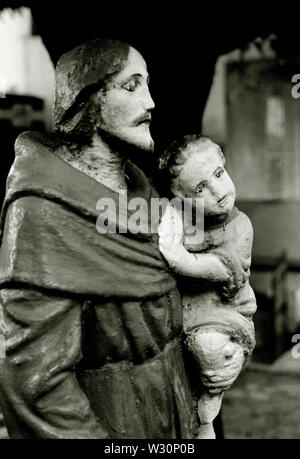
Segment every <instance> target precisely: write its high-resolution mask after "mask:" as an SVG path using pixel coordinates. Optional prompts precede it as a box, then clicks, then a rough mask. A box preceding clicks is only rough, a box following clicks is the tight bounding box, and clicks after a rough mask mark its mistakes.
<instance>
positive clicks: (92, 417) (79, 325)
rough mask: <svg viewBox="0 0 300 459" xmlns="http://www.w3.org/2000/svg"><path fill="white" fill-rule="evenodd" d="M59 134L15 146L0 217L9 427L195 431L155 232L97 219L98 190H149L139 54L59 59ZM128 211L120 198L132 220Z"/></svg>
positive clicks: (179, 330) (175, 305)
mask: <svg viewBox="0 0 300 459" xmlns="http://www.w3.org/2000/svg"><path fill="white" fill-rule="evenodd" d="M55 76H56V94H55V104H54V120H55V133H49V134H45V133H34V132H26V133H23V134H21V135H20V136H19V138H18V139H17V141H16V145H15V153H16V156H15V161H14V164H13V167H12V169H11V171H10V173H9V176H8V181H7V190H6V197H5V202H4V206H3V209H2V216H1V222H0V231H1V252H0V301H1V306H2V309H3V315H4V321H5V326H6V358H5V359H1V360H0V361H1V368H0V400H1V405H2V407H3V412H4V417H5V423H6V426H7V429H8V432H9V435H10V437H11V438H53V439H55V438H56V439H65V438H126V439H127V438H156V439H163V438H165V439H168V438H195V437H196V436H197V435H198V432H199V418H198V413H197V407H195V403H194V399H193V395H192V389H191V382H190V379H189V374H188V370H187V366H186V365H185V360H184V356H183V350H182V347H183V323H182V303H181V297H180V295H179V292H178V290H177V286H176V280H175V277H174V275H173V273H172V271H171V270H170V268H169V266H168V264H167V262H166V261H165V259H164V257H163V256H162V254H161V253H160V251H159V246H158V234H157V232H155V231H150V229H149V231H148V232H146V231H144V232H133V231H132V232H131V231H130V229H129V230H128V231H127V232H124V231H120V227H119V226H118V225H117V231H116V232H112V231H107V232H106V233H100V232H99V231H98V229H97V225H96V221H97V218H98V216H99V215H98V211H97V202H98V201H99V199H101V198H106V199H110V201H111V202H113V203H114V204H115V208H116V212H117V211H118V206H119V197H120V196H124V195H125V194H126V196H127V198H128V202H130V200H132V199H134V198H142V199H143V200H144V201H145V202H150V200H151V199H152V198H153V197H157V193H156V191H155V190H154V188H153V187H152V185H151V184H150V183H149V180H148V179H147V178H146V176H145V175H144V174H143V172H142V171H141V170H140V169H139V168H138V167H136V166H135V165H134V164H133V163H132V162H131V161H130V158H131V154H132V153H133V152H134V153H135V154H136V151H139V154H140V155H148V154H151V152H152V150H153V140H152V137H151V134H150V130H149V125H150V122H151V113H152V110H153V108H154V103H153V100H152V98H151V95H150V92H149V87H148V78H149V77H148V72H147V67H146V63H145V61H144V59H143V57H142V56H141V54H140V53H139V52H138V51H137V50H136V49H134V48H132V47H131V46H129V45H128V44H126V43H122V42H119V41H117V40H110V39H95V40H91V41H89V42H86V43H84V44H82V45H79V46H78V47H76V48H75V49H73V50H71V51H69V52H67V53H66V54H64V55H63V56H62V57H61V58H60V60H59V62H58V64H57V67H56V74H55ZM130 212H131V213H132V210H130V209H128V218H129V217H130Z"/></svg>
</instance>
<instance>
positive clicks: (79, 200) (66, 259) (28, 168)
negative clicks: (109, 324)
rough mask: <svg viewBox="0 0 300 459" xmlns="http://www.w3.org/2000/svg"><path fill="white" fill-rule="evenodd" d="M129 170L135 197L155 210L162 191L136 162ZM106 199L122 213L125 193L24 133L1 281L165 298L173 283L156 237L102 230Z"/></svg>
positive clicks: (5, 218) (4, 219) (7, 207)
mask: <svg viewBox="0 0 300 459" xmlns="http://www.w3.org/2000/svg"><path fill="white" fill-rule="evenodd" d="M127 174H128V175H129V177H130V179H131V189H134V191H131V189H129V192H128V201H129V200H130V199H131V198H135V197H142V198H144V199H145V200H146V201H147V202H148V203H149V209H150V199H151V198H152V197H155V196H156V195H155V194H154V191H153V190H152V188H151V187H150V185H149V183H148V181H147V179H146V177H145V176H144V175H143V174H142V172H141V171H140V170H139V169H138V168H136V167H135V166H134V165H133V164H131V163H130V162H128V164H127ZM102 197H109V198H111V199H112V200H113V201H115V204H116V209H117V211H118V206H119V202H118V193H116V192H114V191H112V190H110V189H109V188H107V187H105V186H104V185H102V184H100V183H98V182H96V181H95V180H93V179H91V178H90V177H88V176H87V175H85V174H83V173H81V172H80V171H78V170H76V169H74V168H73V167H71V166H70V165H69V164H67V163H66V162H64V161H63V160H61V159H60V158H59V157H57V156H56V155H55V154H53V152H52V150H51V149H50V148H47V147H45V146H42V145H41V144H39V143H37V142H36V140H35V136H34V134H28V133H25V134H23V135H22V136H20V137H19V139H18V140H17V144H16V160H15V162H14V165H13V168H12V170H11V172H10V174H9V177H8V182H7V194H6V198H5V201H4V207H3V211H2V216H1V223H0V228H1V232H2V239H3V241H2V247H1V257H0V285H5V284H7V283H11V282H14V283H22V284H28V285H30V286H37V287H41V288H46V289H53V290H59V291H63V292H68V293H74V294H84V295H97V296H101V297H104V298H108V297H109V298H110V297H114V296H116V297H118V298H126V299H130V298H132V299H141V298H147V297H149V296H152V297H158V296H161V295H163V294H165V293H167V292H168V291H170V290H171V289H172V288H174V287H175V285H176V284H175V281H174V279H173V277H172V276H171V275H170V274H169V273H168V272H167V271H168V267H167V265H166V263H165V261H164V259H163V257H162V256H161V254H160V252H159V251H158V248H157V244H156V235H155V234H153V235H151V234H149V233H148V234H140V233H139V234H132V233H129V232H128V233H125V234H118V233H106V234H99V233H98V232H97V230H96V219H97V217H98V214H97V210H96V204H97V201H98V200H99V199H100V198H102ZM130 214H131V212H130V211H128V215H130ZM145 219H148V215H145ZM149 222H150V219H149ZM4 223H5V227H4ZM33 235H34V237H33Z"/></svg>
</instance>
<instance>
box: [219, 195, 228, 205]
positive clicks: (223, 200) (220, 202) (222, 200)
mask: <svg viewBox="0 0 300 459" xmlns="http://www.w3.org/2000/svg"><path fill="white" fill-rule="evenodd" d="M227 201H228V196H227V195H226V196H223V198H222V199H220V200H219V201H218V205H219V206H220V207H224V206H225V205H226V204H227Z"/></svg>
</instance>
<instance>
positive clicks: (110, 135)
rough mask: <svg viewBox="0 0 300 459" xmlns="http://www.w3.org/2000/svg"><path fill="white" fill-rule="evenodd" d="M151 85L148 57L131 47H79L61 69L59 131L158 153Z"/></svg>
mask: <svg viewBox="0 0 300 459" xmlns="http://www.w3.org/2000/svg"><path fill="white" fill-rule="evenodd" d="M148 83H149V76H148V73H147V66H146V63H145V61H144V59H143V57H142V56H141V55H140V53H139V52H138V51H136V50H135V49H134V48H132V47H130V46H129V45H128V44H126V43H122V42H120V41H118V40H108V39H96V40H92V41H89V42H86V43H84V44H82V45H80V46H78V47H77V48H75V49H73V50H71V51H69V52H68V53H66V54H64V55H63V56H62V57H61V58H60V60H59V62H58V64H57V67H56V91H55V103H54V120H55V127H56V130H57V131H58V132H61V133H64V134H71V135H73V136H77V137H82V138H86V139H88V140H91V139H92V137H93V136H94V135H95V134H97V135H99V136H100V137H102V138H105V140H106V141H107V142H108V143H109V142H110V141H114V140H118V141H121V142H125V143H126V144H128V145H132V146H134V147H137V148H140V149H143V150H148V151H152V150H153V140H152V137H151V134H150V130H149V125H150V121H151V112H152V110H153V108H154V103H153V100H152V98H151V95H150V92H149V87H148Z"/></svg>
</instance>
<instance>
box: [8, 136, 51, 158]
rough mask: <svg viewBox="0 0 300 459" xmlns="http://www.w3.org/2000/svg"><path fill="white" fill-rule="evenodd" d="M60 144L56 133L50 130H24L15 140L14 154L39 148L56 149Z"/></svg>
mask: <svg viewBox="0 0 300 459" xmlns="http://www.w3.org/2000/svg"><path fill="white" fill-rule="evenodd" d="M59 145H60V139H59V137H58V135H57V134H55V133H52V132H39V131H24V132H22V133H21V134H20V135H19V136H18V137H17V139H16V141H15V152H16V155H18V154H20V153H24V152H27V151H32V150H37V149H41V148H45V149H49V150H53V151H54V150H56V149H57V148H58V147H59Z"/></svg>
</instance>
